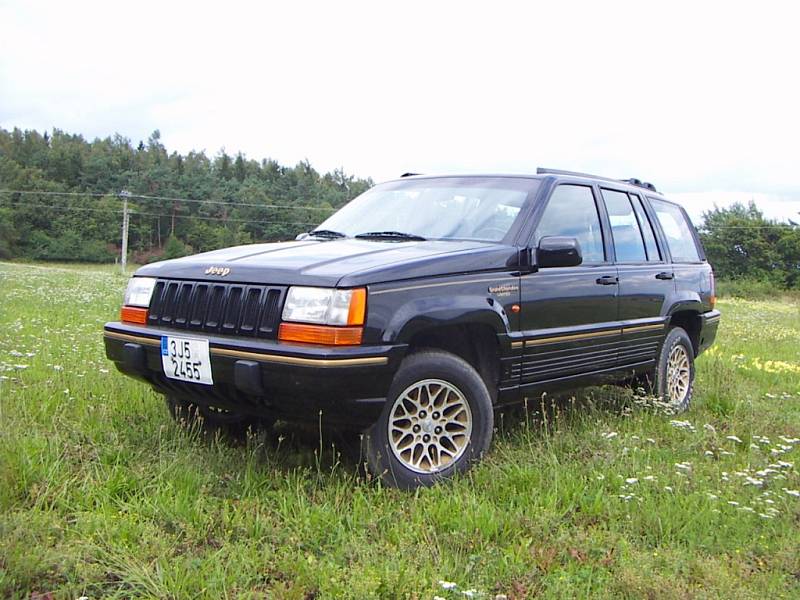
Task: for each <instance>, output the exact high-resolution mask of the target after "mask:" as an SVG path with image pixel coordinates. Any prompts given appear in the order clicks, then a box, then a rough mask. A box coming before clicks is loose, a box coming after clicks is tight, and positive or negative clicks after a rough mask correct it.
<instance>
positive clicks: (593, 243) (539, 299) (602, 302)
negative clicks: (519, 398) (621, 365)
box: [520, 184, 620, 386]
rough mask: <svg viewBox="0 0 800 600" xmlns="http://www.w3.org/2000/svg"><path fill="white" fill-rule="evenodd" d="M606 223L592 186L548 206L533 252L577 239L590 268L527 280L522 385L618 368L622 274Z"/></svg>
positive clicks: (556, 196)
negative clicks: (542, 244) (556, 240)
mask: <svg viewBox="0 0 800 600" xmlns="http://www.w3.org/2000/svg"><path fill="white" fill-rule="evenodd" d="M604 219H605V215H604V214H603V212H602V211H601V210H600V204H599V203H598V198H596V197H595V191H594V188H593V187H592V186H589V185H573V184H560V185H558V186H557V187H556V188H555V189H554V190H553V193H552V194H551V195H550V198H549V200H548V201H547V205H546V206H545V208H544V212H543V213H542V216H541V219H540V221H539V224H538V225H537V227H536V230H535V231H534V234H533V237H532V239H531V240H530V244H531V247H533V248H536V246H537V245H538V242H539V240H540V239H541V238H542V237H545V236H568V237H574V238H576V239H577V240H578V242H579V243H580V246H581V253H582V255H583V263H582V264H581V265H578V266H575V267H555V268H541V269H539V270H538V271H537V272H535V273H530V274H528V275H524V276H523V277H521V279H520V293H521V294H520V295H521V304H522V306H521V311H520V332H521V334H522V337H523V338H524V346H523V355H522V363H521V379H520V383H521V385H522V386H525V385H531V384H536V383H542V382H549V381H557V380H559V379H563V378H569V377H573V376H576V375H582V374H586V373H593V372H597V371H602V370H605V369H612V368H613V367H614V366H615V363H616V358H617V355H616V353H617V345H618V342H619V334H620V329H619V326H618V322H617V321H618V319H617V289H618V285H617V277H618V275H617V269H616V267H615V266H614V264H613V262H612V261H611V258H610V257H609V248H608V242H607V241H606V240H605V239H604V235H603V227H602V223H603V221H604Z"/></svg>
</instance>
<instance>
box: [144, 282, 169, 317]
mask: <svg viewBox="0 0 800 600" xmlns="http://www.w3.org/2000/svg"><path fill="white" fill-rule="evenodd" d="M165 286H166V283H165V282H164V281H157V282H156V285H155V287H154V288H153V295H152V296H151V297H150V309H149V310H148V311H147V322H148V323H150V325H158V320H159V319H160V318H161V304H162V297H163V295H164V288H165Z"/></svg>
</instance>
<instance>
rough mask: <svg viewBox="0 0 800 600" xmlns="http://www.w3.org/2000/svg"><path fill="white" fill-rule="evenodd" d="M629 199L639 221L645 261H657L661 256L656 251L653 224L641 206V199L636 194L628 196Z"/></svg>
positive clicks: (656, 245)
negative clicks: (645, 254)
mask: <svg viewBox="0 0 800 600" xmlns="http://www.w3.org/2000/svg"><path fill="white" fill-rule="evenodd" d="M628 195H629V196H630V197H631V203H632V204H633V210H634V212H635V213H636V218H637V219H639V227H641V229H642V236H643V237H644V246H645V249H646V250H647V260H650V261H659V260H661V254H660V253H659V251H658V244H657V243H656V235H655V233H654V232H653V224H652V223H651V222H650V219H649V218H648V217H647V212H645V210H644V206H642V199H641V198H640V197H639V196H637V195H636V194H628Z"/></svg>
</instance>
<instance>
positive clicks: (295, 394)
mask: <svg viewBox="0 0 800 600" xmlns="http://www.w3.org/2000/svg"><path fill="white" fill-rule="evenodd" d="M162 335H177V336H182V337H196V338H203V339H208V341H209V348H210V353H211V371H212V376H213V379H214V385H202V384H197V383H188V382H182V381H177V380H175V379H170V378H168V377H166V376H165V375H164V373H163V368H162V365H161V351H160V344H161V336H162ZM103 338H104V342H105V348H106V356H107V357H108V358H109V359H110V360H112V361H113V362H114V364H115V366H116V367H117V369H118V370H119V371H121V372H122V373H125V374H126V375H129V376H131V377H135V378H137V379H140V380H143V381H146V382H147V383H149V384H150V385H152V386H153V388H154V389H155V390H156V391H157V392H160V393H163V394H169V395H174V396H180V397H183V398H187V399H190V400H191V401H192V402H195V403H197V404H205V405H211V406H216V407H219V408H229V409H235V410H238V411H242V412H247V413H251V414H255V415H265V416H270V417H275V418H284V419H290V420H294V421H309V422H312V421H313V422H318V421H319V420H320V419H322V420H323V421H326V422H330V423H334V424H341V425H352V426H355V427H364V426H367V425H370V424H371V423H373V422H374V421H375V419H377V417H378V415H379V414H380V411H381V410H382V408H383V403H384V402H385V399H386V395H387V393H388V390H389V385H390V384H391V381H392V377H393V376H394V373H395V372H396V370H397V368H398V367H399V364H400V361H401V360H402V359H403V356H405V353H406V349H407V347H406V346H405V345H402V344H398V345H386V346H341V347H326V346H314V345H301V344H286V343H283V342H278V341H275V340H260V339H255V338H244V337H228V336H213V335H203V334H202V333H199V332H187V331H182V330H174V329H162V328H153V327H146V326H136V325H130V324H127V323H119V322H114V323H107V324H106V326H105V329H104V332H103Z"/></svg>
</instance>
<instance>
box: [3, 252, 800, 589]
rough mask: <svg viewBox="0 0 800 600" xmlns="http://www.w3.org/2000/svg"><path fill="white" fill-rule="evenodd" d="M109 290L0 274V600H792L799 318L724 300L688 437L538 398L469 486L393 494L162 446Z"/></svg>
mask: <svg viewBox="0 0 800 600" xmlns="http://www.w3.org/2000/svg"><path fill="white" fill-rule="evenodd" d="M124 285H125V279H124V278H123V277H122V276H121V275H119V274H117V273H115V272H114V271H113V270H112V269H110V268H104V267H100V268H86V267H80V268H72V267H69V266H66V265H61V266H44V267H37V266H33V265H10V264H6V263H2V264H0V597H11V598H14V597H17V598H27V597H30V595H31V594H32V593H45V592H52V593H53V595H54V597H56V598H59V597H63V598H77V597H78V596H81V595H86V596H89V597H90V598H100V597H119V598H123V597H124V598H127V597H157V598H163V597H172V598H204V597H208V598H221V597H250V598H256V597H275V598H406V597H410V598H432V597H433V596H434V595H438V596H440V597H442V598H464V597H466V596H464V595H462V592H463V591H466V590H470V589H474V590H476V592H475V597H483V598H493V597H494V596H495V595H496V594H501V593H502V594H506V595H507V596H508V597H509V598H524V597H529V596H532V595H534V594H539V595H542V596H545V597H559V598H560V597H601V598H605V597H609V596H612V597H614V596H616V597H632V598H640V597H652V598H686V597H723V598H763V597H778V598H780V597H784V598H791V597H795V598H796V597H798V595H800V498H797V497H795V496H793V495H791V494H789V493H788V492H787V491H786V490H790V491H791V490H798V489H800V474H798V467H797V466H795V465H794V464H790V463H796V462H797V458H798V455H800V450H799V449H798V448H800V443H798V441H797V438H800V310H799V308H798V307H799V305H798V304H797V303H792V302H791V301H786V300H784V301H780V302H778V301H774V302H769V301H747V300H743V299H738V298H728V299H725V300H723V301H721V302H720V308H721V310H722V312H723V321H722V325H721V329H720V334H719V338H718V344H717V346H716V347H715V349H714V351H713V352H710V353H708V354H706V355H704V356H703V357H701V358H700V359H699V361H698V381H697V391H696V395H695V403H694V406H693V408H692V409H691V410H690V412H688V413H687V414H685V415H679V416H669V415H665V414H663V413H662V412H661V411H659V410H658V409H657V408H656V407H654V406H653V405H652V403H648V402H647V401H643V400H639V399H637V398H634V397H633V396H632V395H631V394H630V393H626V392H624V391H620V390H617V389H595V390H591V391H589V392H583V393H580V394H578V395H577V397H576V398H574V399H566V400H559V401H555V400H550V399H548V398H546V399H545V402H544V404H545V410H543V411H540V410H531V411H529V413H528V415H527V417H525V418H524V419H523V420H522V422H518V423H515V424H511V423H509V422H508V421H509V419H508V418H506V419H505V420H504V422H503V424H502V426H501V427H500V429H499V431H498V432H497V434H496V437H495V442H494V445H493V448H492V451H491V453H490V454H489V455H488V456H487V457H486V459H485V460H484V461H483V463H482V464H480V465H479V466H477V467H476V468H475V469H474V470H473V471H472V472H471V473H470V474H468V475H466V476H463V477H460V478H458V479H457V480H456V481H454V482H453V483H452V484H449V485H442V486H437V487H435V488H433V489H425V490H420V491H418V492H416V493H404V492H399V491H396V490H392V489H387V488H384V487H382V486H381V485H380V484H378V483H376V482H374V481H370V480H368V479H366V478H365V477H363V476H362V475H361V471H359V470H358V469H357V468H356V465H355V464H354V463H353V462H352V461H350V460H347V459H344V458H341V457H339V456H338V454H337V453H335V452H334V451H333V450H332V448H331V447H330V445H329V442H327V441H326V440H322V442H321V443H320V442H319V441H316V442H315V441H310V442H305V443H304V442H303V436H302V435H300V434H299V433H297V432H295V431H294V430H292V429H285V430H284V433H283V436H282V437H281V438H279V439H274V438H267V437H265V436H263V435H261V436H259V435H256V436H253V437H251V438H250V439H248V440H247V441H246V442H245V443H242V444H239V445H229V444H226V443H223V442H220V441H210V442H209V441H207V440H204V439H202V438H201V437H200V436H198V435H193V434H191V433H187V432H185V431H182V430H180V429H179V428H177V427H176V426H175V425H174V424H173V423H172V422H171V421H170V418H169V416H168V414H167V411H166V409H165V407H164V403H163V401H162V399H161V398H160V397H159V396H157V395H156V394H154V393H153V392H151V391H150V390H149V389H148V388H147V387H146V386H145V385H143V384H140V383H137V382H134V381H132V380H130V379H128V378H126V377H123V376H122V375H120V374H118V373H117V372H116V371H115V370H114V369H113V368H112V366H111V365H110V364H109V363H108V362H107V361H106V359H105V357H104V353H103V349H102V339H101V330H102V325H103V323H104V322H105V321H106V320H111V319H113V318H115V315H116V313H117V310H118V303H119V301H120V298H121V293H122V290H123V288H124ZM770 361H771V362H770ZM532 404H536V405H538V404H539V401H538V400H537V401H535V402H533V403H532ZM534 408H535V407H534ZM728 436H735V438H728ZM310 437H311V438H312V440H316V439H317V436H316V434H311V435H310ZM737 440H740V441H737ZM779 461H782V462H779ZM770 465H772V467H770ZM764 469H767V470H768V471H767V472H766V473H765V472H763V470H764ZM759 471H761V473H760V474H759ZM748 477H751V478H753V479H752V480H751V484H748V479H747V478H748ZM633 479H636V480H637V481H636V482H634V481H633ZM626 480H627V482H626ZM753 483H755V484H760V485H753ZM732 503H738V504H732ZM440 580H444V581H449V582H454V583H456V584H457V586H458V587H457V589H455V590H452V591H448V590H445V589H443V588H442V586H441V585H440V583H439V581H440Z"/></svg>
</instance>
